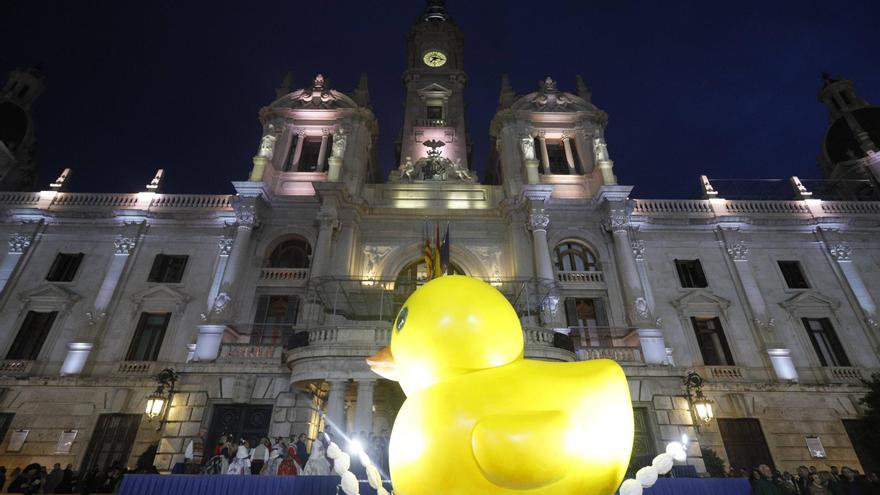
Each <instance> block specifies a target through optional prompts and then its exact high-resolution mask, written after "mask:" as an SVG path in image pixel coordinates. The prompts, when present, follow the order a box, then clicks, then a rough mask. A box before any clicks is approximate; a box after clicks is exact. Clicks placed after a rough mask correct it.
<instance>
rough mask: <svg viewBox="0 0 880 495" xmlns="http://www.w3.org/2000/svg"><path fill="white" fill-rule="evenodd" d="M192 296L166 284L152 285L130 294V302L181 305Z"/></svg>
mask: <svg viewBox="0 0 880 495" xmlns="http://www.w3.org/2000/svg"><path fill="white" fill-rule="evenodd" d="M191 299H192V297H190V296H189V295H188V294H185V293H183V292H181V291H179V290H177V289H174V288H172V287H168V286H167V285H154V286H153V287H149V288H147V289H144V290H142V291H140V292H137V293H135V294H134V295H132V296H131V300H132V302H134V303H135V304H137V305H138V306H144V305H151V306H166V307H167V306H169V305H174V306H177V307H183V306H184V305H186V303H188V302H189V301H190V300H191Z"/></svg>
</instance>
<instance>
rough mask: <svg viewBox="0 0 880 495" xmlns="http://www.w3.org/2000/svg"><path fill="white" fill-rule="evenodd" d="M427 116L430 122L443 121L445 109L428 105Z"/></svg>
mask: <svg viewBox="0 0 880 495" xmlns="http://www.w3.org/2000/svg"><path fill="white" fill-rule="evenodd" d="M426 116H427V118H428V120H443V107H441V106H437V105H428V110H427V112H426Z"/></svg>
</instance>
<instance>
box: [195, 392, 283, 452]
mask: <svg viewBox="0 0 880 495" xmlns="http://www.w3.org/2000/svg"><path fill="white" fill-rule="evenodd" d="M271 420H272V406H271V405H249V404H215V405H214V412H213V414H212V415H211V426H210V428H209V429H208V437H207V438H206V439H205V440H206V443H205V453H206V455H205V456H204V458H203V460H204V462H207V461H208V460H210V458H211V457H212V456H213V454H214V447H215V446H216V445H217V442H218V441H219V440H220V437H221V436H223V435H226V436H227V437H228V438H230V439H231V441H232V445H233V446H237V445H238V441H239V439H242V438H244V439H245V440H247V441H248V442H250V444H251V446H252V447H253V446H255V445H256V444H257V442H259V441H260V438H263V437H268V436H269V423H270V421H271Z"/></svg>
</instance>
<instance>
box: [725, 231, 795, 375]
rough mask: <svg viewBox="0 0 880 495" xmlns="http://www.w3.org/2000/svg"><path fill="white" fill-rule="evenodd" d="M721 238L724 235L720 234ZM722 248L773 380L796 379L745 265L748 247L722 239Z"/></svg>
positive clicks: (758, 290)
mask: <svg viewBox="0 0 880 495" xmlns="http://www.w3.org/2000/svg"><path fill="white" fill-rule="evenodd" d="M722 235H724V232H723V231H722ZM725 246H726V250H727V254H728V255H730V259H731V261H732V262H733V267H734V273H735V276H736V278H738V279H739V283H740V285H741V286H742V290H743V292H744V294H745V297H746V303H747V305H748V308H749V310H750V312H751V315H752V323H754V325H755V327H756V332H757V337H758V341H759V343H760V344H761V345H762V346H763V347H764V349H765V351H766V352H767V355H768V357H769V359H770V364H771V365H772V366H773V371H774V373H775V374H776V377H777V378H779V379H780V380H797V378H798V377H797V370H796V369H795V367H794V363H793V362H792V360H791V351H790V350H789V349H787V348H785V347H784V346H783V345H782V343H781V342H780V340H779V337H778V336H777V334H776V324H775V322H774V321H773V318H770V316H769V314H768V311H767V303H766V301H765V300H764V296H763V294H761V289H760V287H758V281H757V280H756V279H755V273H754V271H753V270H752V265H751V263H749V248H748V246H747V245H746V243H745V241H742V240H738V241H733V242H731V241H727V240H725Z"/></svg>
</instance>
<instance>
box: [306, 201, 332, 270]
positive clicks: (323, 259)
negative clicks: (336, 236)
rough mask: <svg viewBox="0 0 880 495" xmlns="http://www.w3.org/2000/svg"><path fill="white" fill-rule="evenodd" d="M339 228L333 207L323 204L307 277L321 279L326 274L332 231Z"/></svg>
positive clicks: (330, 254) (330, 253)
mask: <svg viewBox="0 0 880 495" xmlns="http://www.w3.org/2000/svg"><path fill="white" fill-rule="evenodd" d="M338 226H339V220H337V213H336V207H335V205H329V204H328V203H325V204H324V206H323V207H322V208H321V211H320V213H318V240H317V242H316V243H315V251H314V253H313V254H312V268H311V270H310V274H309V276H310V277H312V278H315V277H321V276H324V275H326V274H327V270H328V268H329V267H330V266H331V265H330V258H331V257H332V254H333V253H332V247H331V246H332V243H333V230H334V229H336V228H337V227H338Z"/></svg>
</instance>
